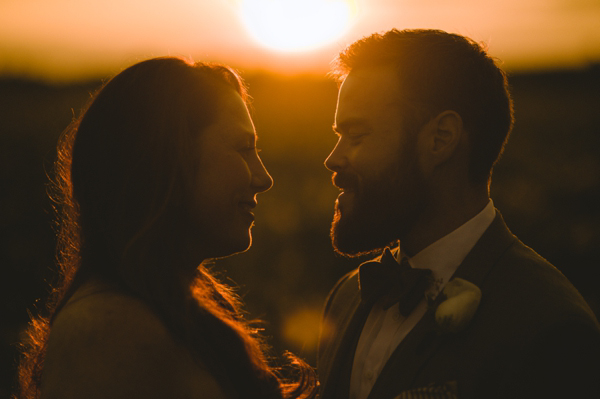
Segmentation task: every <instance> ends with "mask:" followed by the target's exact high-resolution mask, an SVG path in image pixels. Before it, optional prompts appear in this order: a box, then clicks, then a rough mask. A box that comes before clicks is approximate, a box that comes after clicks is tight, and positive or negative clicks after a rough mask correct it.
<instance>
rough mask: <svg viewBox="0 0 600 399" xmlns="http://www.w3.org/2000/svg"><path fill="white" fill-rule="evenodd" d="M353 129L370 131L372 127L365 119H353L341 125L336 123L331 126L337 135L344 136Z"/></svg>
mask: <svg viewBox="0 0 600 399" xmlns="http://www.w3.org/2000/svg"><path fill="white" fill-rule="evenodd" d="M353 127H354V128H363V129H369V128H370V125H369V123H368V122H367V121H365V120H364V119H361V118H351V119H348V120H345V121H343V122H342V123H340V124H336V123H334V124H333V125H332V126H331V128H332V129H333V131H334V132H335V133H336V134H344V133H346V132H347V131H348V130H350V129H351V128H353Z"/></svg>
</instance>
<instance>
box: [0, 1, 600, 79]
mask: <svg viewBox="0 0 600 399" xmlns="http://www.w3.org/2000/svg"><path fill="white" fill-rule="evenodd" d="M244 1H259V2H262V3H264V4H273V2H286V1H287V2H293V1H296V0H168V1H165V0H154V1H153V0H0V74H12V75H15V74H16V75H27V76H34V77H43V78H49V79H55V80H72V79H81V78H86V77H98V76H107V75H110V74H112V73H114V72H116V71H118V70H120V69H121V68H123V67H125V66H127V65H130V64H132V63H134V62H136V61H138V60H141V59H144V58H148V57H152V56H160V55H167V54H170V55H183V56H191V57H193V58H194V59H198V60H213V61H221V62H225V63H229V64H231V65H233V66H235V67H237V68H239V69H241V70H242V71H243V72H247V71H250V70H253V69H268V70H273V71H277V72H283V73H304V72H311V73H318V74H324V73H326V71H327V70H328V64H329V62H330V61H331V59H332V58H333V57H334V56H335V55H336V53H337V52H338V51H339V50H340V49H341V48H343V47H344V46H345V45H346V44H348V43H350V42H352V41H354V40H356V39H358V38H360V37H362V36H365V35H367V34H370V33H372V32H376V31H384V30H387V29H390V28H394V27H395V28H399V29H403V28H439V29H444V30H447V31H451V32H457V33H461V34H464V35H467V36H470V37H472V38H474V39H475V40H478V41H485V42H486V43H488V45H489V49H490V52H491V53H492V55H494V56H496V57H499V58H501V59H502V60H504V61H505V66H506V67H507V68H508V69H513V70H514V69H523V68H548V67H563V66H567V67H571V66H579V65H585V64H587V63H589V62H598V61H600V1H598V0H487V1H486V0H454V1H452V0H348V1H347V2H348V3H349V4H351V5H352V13H353V19H352V21H351V24H350V25H349V26H348V27H347V29H346V30H345V31H344V32H343V34H341V36H339V37H336V38H335V39H334V40H333V42H331V43H329V44H327V45H324V46H322V47H320V48H317V49H312V50H307V51H303V52H296V53H290V52H280V51H276V50H272V49H269V48H267V47H265V46H264V45H261V43H258V42H257V41H256V40H255V39H254V36H255V35H253V33H252V32H249V31H248V30H247V28H246V26H245V25H244V24H243V23H242V18H241V16H240V12H239V9H240V5H241V4H242V2H244ZM335 1H337V2H340V1H346V0H310V1H308V0H304V1H303V3H301V4H313V6H314V7H316V5H315V4H317V3H318V2H323V3H327V2H335ZM269 2H271V3H269ZM250 6H252V4H250ZM313 6H311V7H313ZM307 12H308V13H309V14H310V12H312V9H311V10H308V11H307ZM312 14H314V15H316V13H315V12H312ZM322 20H323V18H322V19H321V22H318V24H323V22H322ZM326 20H327V19H326ZM330 20H331V23H332V24H333V22H334V21H333V19H330ZM315 23H317V22H315ZM260 24H263V25H264V23H263V22H261V23H259V25H260ZM287 25H289V24H288V23H287V22H285V23H284V24H283V25H282V26H284V27H285V26H287ZM303 29H304V31H305V32H312V31H313V30H314V29H312V28H311V26H310V25H306V26H304V28H303ZM254 33H255V32H254Z"/></svg>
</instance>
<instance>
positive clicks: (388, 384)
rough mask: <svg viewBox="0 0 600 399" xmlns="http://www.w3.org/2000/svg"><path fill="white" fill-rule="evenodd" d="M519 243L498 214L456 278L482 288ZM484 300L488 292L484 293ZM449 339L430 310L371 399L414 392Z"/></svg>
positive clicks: (386, 369) (396, 354) (386, 368)
mask: <svg viewBox="0 0 600 399" xmlns="http://www.w3.org/2000/svg"><path fill="white" fill-rule="evenodd" d="M515 240H516V237H515V236H514V235H512V233H511V232H510V231H509V230H508V228H507V227H506V224H505V223H504V220H503V219H502V216H501V215H500V213H499V212H498V210H496V217H495V219H494V221H493V222H492V224H491V225H490V227H489V228H488V229H487V230H486V232H485V233H484V234H483V235H482V236H481V238H480V239H479V241H478V242H477V244H475V246H474V247H473V249H472V250H471V252H470V253H469V254H468V255H467V257H466V258H465V259H464V261H463V262H462V263H461V265H460V266H459V267H458V269H457V270H456V272H455V273H454V275H453V276H452V277H453V278H454V277H460V278H462V279H465V280H468V281H470V282H472V283H474V284H475V285H477V286H481V285H482V283H483V280H484V279H485V277H486V276H487V274H488V273H489V271H490V270H491V268H492V267H493V266H494V264H496V262H497V261H498V259H499V258H500V257H501V256H502V254H503V253H504V252H505V251H506V250H507V249H508V248H509V247H510V245H511V244H512V243H513V242H514V241H515ZM483 300H485V292H483ZM445 339H446V336H443V335H440V334H438V332H437V326H436V322H435V308H430V309H428V310H427V312H426V313H425V315H424V316H423V318H422V319H421V320H420V321H419V322H418V323H417V325H416V326H415V327H414V328H413V329H412V331H411V332H410V333H409V334H408V335H407V336H406V338H405V339H404V340H403V341H402V342H401V343H400V345H398V347H397V348H396V350H395V351H394V352H393V353H392V355H391V356H390V359H389V360H388V362H387V363H386V365H385V366H384V368H383V370H382V371H381V374H380V375H379V378H378V379H377V381H376V382H375V385H374V386H373V389H372V390H371V393H370V394H369V396H368V399H375V398H377V399H379V398H387V397H390V398H391V397H393V396H395V395H397V394H398V393H399V392H401V391H403V390H406V389H409V388H411V384H412V383H413V381H414V379H415V377H416V376H417V374H418V373H419V371H420V370H421V368H422V367H423V365H424V364H425V363H426V362H427V360H428V359H430V358H431V356H433V354H434V353H435V351H436V349H437V348H439V346H440V345H441V344H442V343H443V342H444V340H445Z"/></svg>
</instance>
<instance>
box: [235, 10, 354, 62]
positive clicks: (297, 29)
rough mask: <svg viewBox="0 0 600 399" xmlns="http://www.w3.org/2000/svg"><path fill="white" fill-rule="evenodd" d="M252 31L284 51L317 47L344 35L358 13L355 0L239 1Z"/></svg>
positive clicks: (244, 21)
mask: <svg viewBox="0 0 600 399" xmlns="http://www.w3.org/2000/svg"><path fill="white" fill-rule="evenodd" d="M238 7H239V15H240V18H241V20H242V22H243V24H244V26H245V28H246V29H247V31H248V33H249V34H250V35H251V36H252V37H253V38H254V39H255V40H256V41H257V42H258V43H260V44H261V45H262V46H264V47H267V48H270V49H273V50H277V51H283V52H298V51H306V50H312V49H316V48H318V47H321V46H324V45H326V44H329V43H331V42H333V41H335V40H336V39H338V38H339V37H341V36H342V35H343V34H344V33H345V32H346V31H347V29H348V28H349V27H350V24H351V22H352V20H353V17H354V16H355V14H356V5H355V2H354V0H239V2H238Z"/></svg>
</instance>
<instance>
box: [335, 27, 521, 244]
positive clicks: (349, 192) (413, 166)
mask: <svg viewBox="0 0 600 399" xmlns="http://www.w3.org/2000/svg"><path fill="white" fill-rule="evenodd" d="M334 74H335V75H336V76H337V77H338V79H339V81H340V82H341V87H340V94H339V98H338V108H337V113H336V129H337V130H338V133H339V134H340V139H339V141H338V144H337V146H336V148H335V149H334V150H333V151H332V153H331V154H330V156H329V157H328V159H327V161H326V163H325V164H326V166H327V167H328V168H329V169H330V170H332V171H333V172H334V183H335V184H336V185H338V186H339V187H341V188H343V189H344V193H343V194H342V196H340V198H339V200H338V201H337V202H336V213H335V216H334V223H333V226H332V240H333V244H334V248H336V249H337V251H338V252H340V253H344V254H360V253H363V252H369V251H372V250H377V249H380V248H381V247H384V246H386V245H388V244H389V243H391V242H393V241H395V240H398V239H399V238H400V237H401V236H402V235H403V234H406V233H407V232H410V231H411V230H412V228H413V226H414V224H415V223H416V221H417V219H418V217H419V215H420V214H421V212H422V211H423V209H424V207H425V206H426V204H427V201H428V200H429V196H430V193H429V192H428V187H427V182H426V181H425V180H424V177H423V175H422V171H421V170H420V166H419V165H418V162H419V161H418V156H417V154H418V149H417V147H416V145H417V135H418V134H419V132H420V131H421V130H422V129H423V127H424V126H425V125H426V124H427V123H428V122H430V121H431V120H433V119H434V118H436V117H438V116H439V115H440V114H441V113H443V112H447V111H452V112H453V113H454V114H456V115H458V116H459V117H460V119H461V120H462V126H463V128H464V131H465V132H466V137H467V141H468V151H465V156H468V160H465V162H466V163H468V168H465V170H466V171H467V172H465V174H466V175H468V176H465V179H468V182H469V184H470V185H472V186H473V187H480V186H481V187H486V186H487V185H488V184H489V181H490V176H491V172H492V168H493V165H494V164H495V162H496V161H497V159H498V158H499V156H500V154H501V152H502V150H503V147H504V144H505V142H506V140H507V138H508V135H509V132H510V130H511V128H512V123H513V114H512V101H511V98H510V94H509V91H508V84H507V80H506V75H505V73H504V72H503V71H502V70H501V69H500V68H499V67H498V66H497V65H496V63H495V61H494V60H493V59H492V58H491V57H490V56H489V55H488V54H487V53H486V52H485V50H484V49H483V48H482V47H481V46H480V45H478V44H477V43H475V42H473V41H472V40H470V39H468V38H465V37H463V36H460V35H456V34H450V33H446V32H442V31H438V30H404V31H398V30H391V31H389V32H386V33H385V34H382V35H381V34H374V35H371V36H369V37H366V38H364V39H362V40H359V41H357V42H355V43H353V44H352V45H350V46H349V47H348V48H347V49H345V50H344V51H343V52H342V53H341V54H340V55H339V56H338V59H337V67H336V69H335V70H334ZM374 136H377V137H378V139H377V140H373V137H374ZM376 142H377V143H378V144H375V143H376Z"/></svg>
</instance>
